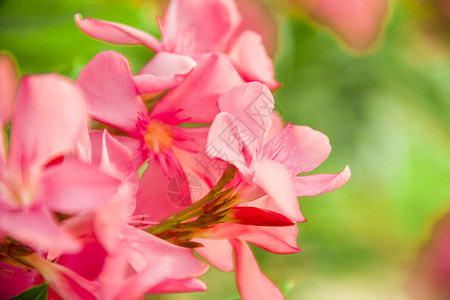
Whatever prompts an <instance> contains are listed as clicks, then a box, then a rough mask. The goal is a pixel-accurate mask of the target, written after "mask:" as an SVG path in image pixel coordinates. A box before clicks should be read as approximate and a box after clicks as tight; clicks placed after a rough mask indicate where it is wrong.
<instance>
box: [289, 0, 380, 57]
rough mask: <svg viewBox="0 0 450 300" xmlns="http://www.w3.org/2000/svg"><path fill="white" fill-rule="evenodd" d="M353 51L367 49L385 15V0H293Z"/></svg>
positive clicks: (377, 34)
mask: <svg viewBox="0 0 450 300" xmlns="http://www.w3.org/2000/svg"><path fill="white" fill-rule="evenodd" d="M294 2H297V3H298V4H299V5H301V6H302V8H303V9H304V10H305V11H306V12H307V13H308V14H309V15H310V16H311V17H313V18H314V19H316V20H317V21H319V22H321V23H323V24H325V25H326V26H328V27H330V28H331V29H332V30H333V31H334V32H336V34H337V35H339V36H340V37H341V38H342V39H343V40H344V42H346V43H347V44H348V45H349V46H350V47H352V48H354V49H356V50H367V49H368V48H370V47H371V46H372V45H373V44H374V42H375V41H376V40H377V38H378V36H379V35H380V32H381V29H382V26H383V22H384V20H385V18H386V16H387V14H388V1H386V0H366V1H360V0H294Z"/></svg>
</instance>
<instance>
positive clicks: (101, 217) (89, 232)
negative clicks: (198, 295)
mask: <svg viewBox="0 0 450 300" xmlns="http://www.w3.org/2000/svg"><path fill="white" fill-rule="evenodd" d="M91 142H92V145H93V151H92V153H93V155H92V162H93V164H94V165H99V166H100V168H102V169H103V170H105V171H108V173H109V174H110V175H111V176H114V177H116V178H118V179H120V180H121V186H120V188H119V192H118V193H117V194H116V195H115V196H114V197H113V199H112V201H110V202H108V203H107V204H105V205H103V206H101V207H98V208H97V209H96V210H95V211H94V212H93V213H90V214H84V215H79V216H75V217H73V218H71V219H69V220H67V222H65V224H64V226H65V228H66V229H67V230H68V231H70V232H72V234H74V235H77V236H78V237H79V238H80V239H81V240H83V242H84V244H83V249H82V251H81V252H79V253H77V254H65V255H61V256H59V257H58V258H57V259H56V261H55V262H56V263H57V264H58V265H60V266H63V267H65V268H68V269H69V270H71V271H74V272H76V273H77V274H78V275H81V276H82V277H83V278H84V279H85V280H88V281H89V282H90V284H91V286H92V287H94V288H91V287H90V286H87V287H86V288H84V290H83V289H82V290H80V289H78V288H77V287H75V286H72V287H70V288H67V289H65V290H59V291H56V292H58V293H59V294H60V295H61V296H65V297H66V298H67V297H69V298H72V297H73V295H74V293H75V294H78V295H81V294H84V295H90V297H96V298H97V299H140V297H141V296H142V295H143V294H148V293H151V294H154V293H166V292H188V291H203V290H205V289H206V286H205V284H204V283H203V282H202V281H200V280H199V279H197V277H199V276H201V275H203V274H204V273H205V272H206V271H207V269H208V266H207V265H206V264H204V263H203V262H201V261H200V260H198V259H197V258H195V256H194V255H193V253H192V251H191V250H190V249H186V248H181V247H178V246H175V245H173V244H170V243H168V242H166V241H164V240H162V239H160V238H158V237H156V236H153V235H151V234H149V233H146V232H144V231H143V230H142V229H140V228H139V227H134V226H133V225H140V222H141V220H140V219H139V218H137V216H133V215H132V214H133V211H134V202H135V194H136V188H137V175H138V174H137V172H136V170H135V169H134V167H133V164H132V153H131V151H130V150H129V149H128V148H127V147H125V146H123V145H122V144H120V143H119V142H118V141H117V140H115V139H114V138H113V137H112V136H111V135H110V134H108V133H107V132H106V131H104V132H103V133H100V132H97V131H93V132H91ZM85 297H87V296H83V299H85Z"/></svg>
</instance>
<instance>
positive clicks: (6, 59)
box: [0, 52, 19, 124]
mask: <svg viewBox="0 0 450 300" xmlns="http://www.w3.org/2000/svg"><path fill="white" fill-rule="evenodd" d="M0 78H1V80H0V123H1V124H6V123H8V122H9V120H10V119H11V114H12V110H13V102H14V95H15V94H16V89H17V86H18V85H19V71H18V70H17V66H16V63H15V62H14V59H13V58H12V57H11V56H10V55H9V54H8V53H6V52H0Z"/></svg>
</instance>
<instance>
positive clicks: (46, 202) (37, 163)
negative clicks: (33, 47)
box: [0, 74, 118, 252]
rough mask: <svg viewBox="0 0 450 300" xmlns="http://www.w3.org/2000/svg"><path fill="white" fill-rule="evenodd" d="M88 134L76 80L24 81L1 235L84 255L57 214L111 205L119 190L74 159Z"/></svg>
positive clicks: (1, 205) (1, 178) (6, 165)
mask: <svg viewBox="0 0 450 300" xmlns="http://www.w3.org/2000/svg"><path fill="white" fill-rule="evenodd" d="M86 133H87V123H86V111H85V107H84V98H83V96H82V95H81V93H80V91H78V89H76V87H75V85H74V84H73V83H72V82H71V81H70V80H68V79H66V78H64V77H62V76H59V75H55V74H46V75H29V76H25V77H23V79H22V81H21V83H20V86H19V88H18V91H17V94H16V97H15V102H14V107H13V113H12V124H11V140H10V145H9V155H8V156H7V159H6V160H4V159H3V158H0V232H1V233H3V234H5V235H8V236H10V237H12V238H13V239H15V240H17V241H19V242H22V243H24V244H26V245H28V246H30V247H32V248H33V249H40V250H42V251H48V250H51V249H52V250H55V251H68V252H74V251H77V249H79V246H80V245H79V243H78V242H77V241H76V240H75V239H74V238H73V237H71V236H70V235H69V234H67V233H66V232H65V231H63V230H61V229H60V228H59V225H58V222H57V221H56V218H55V216H54V215H53V213H54V212H56V213H61V214H65V215H72V214H77V213H81V212H84V211H87V210H90V209H92V208H93V207H96V206H98V205H100V204H103V203H105V202H107V201H108V198H109V197H110V196H112V195H113V194H114V193H115V192H116V191H117V186H118V182H117V181H116V180H115V179H113V178H111V177H110V176H108V175H106V174H104V173H103V172H101V171H100V170H98V168H96V167H94V166H91V165H89V164H87V163H83V162H81V161H78V160H76V159H74V158H71V157H70V155H71V154H72V155H73V154H75V153H76V150H77V147H78V145H79V141H80V139H82V138H83V137H84V135H85V134H86ZM64 157H65V158H64ZM62 159H64V162H63V163H60V161H62Z"/></svg>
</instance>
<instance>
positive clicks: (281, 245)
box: [196, 223, 300, 266]
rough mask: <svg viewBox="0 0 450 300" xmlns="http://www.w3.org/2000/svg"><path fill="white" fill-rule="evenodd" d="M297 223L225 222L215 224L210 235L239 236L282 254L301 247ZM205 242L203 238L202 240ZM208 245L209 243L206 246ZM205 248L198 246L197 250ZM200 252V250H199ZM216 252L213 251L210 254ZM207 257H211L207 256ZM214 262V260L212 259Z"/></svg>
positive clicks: (231, 237)
mask: <svg viewBox="0 0 450 300" xmlns="http://www.w3.org/2000/svg"><path fill="white" fill-rule="evenodd" d="M297 234H298V228H297V225H292V226H286V227H259V226H249V225H241V224H232V223H224V224H218V225H215V226H214V227H213V228H211V229H210V230H209V231H208V236H209V235H211V238H213V239H215V240H214V241H216V239H233V238H237V239H240V240H242V241H246V242H249V243H252V244H255V245H257V246H258V247H260V248H263V249H265V250H267V251H270V252H273V253H280V254H288V253H297V252H299V251H300V248H299V247H298V246H297ZM200 243H203V240H202V241H200ZM206 247H207V244H206V246H205V248H206ZM200 250H203V248H197V249H196V251H197V252H198V251H200ZM199 253H200V252H199ZM213 255H214V253H213V252H211V254H210V256H213ZM205 259H207V260H208V259H209V258H208V257H205ZM210 262H212V263H213V265H214V266H215V264H214V262H215V261H214V260H210ZM219 263H220V262H219Z"/></svg>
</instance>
